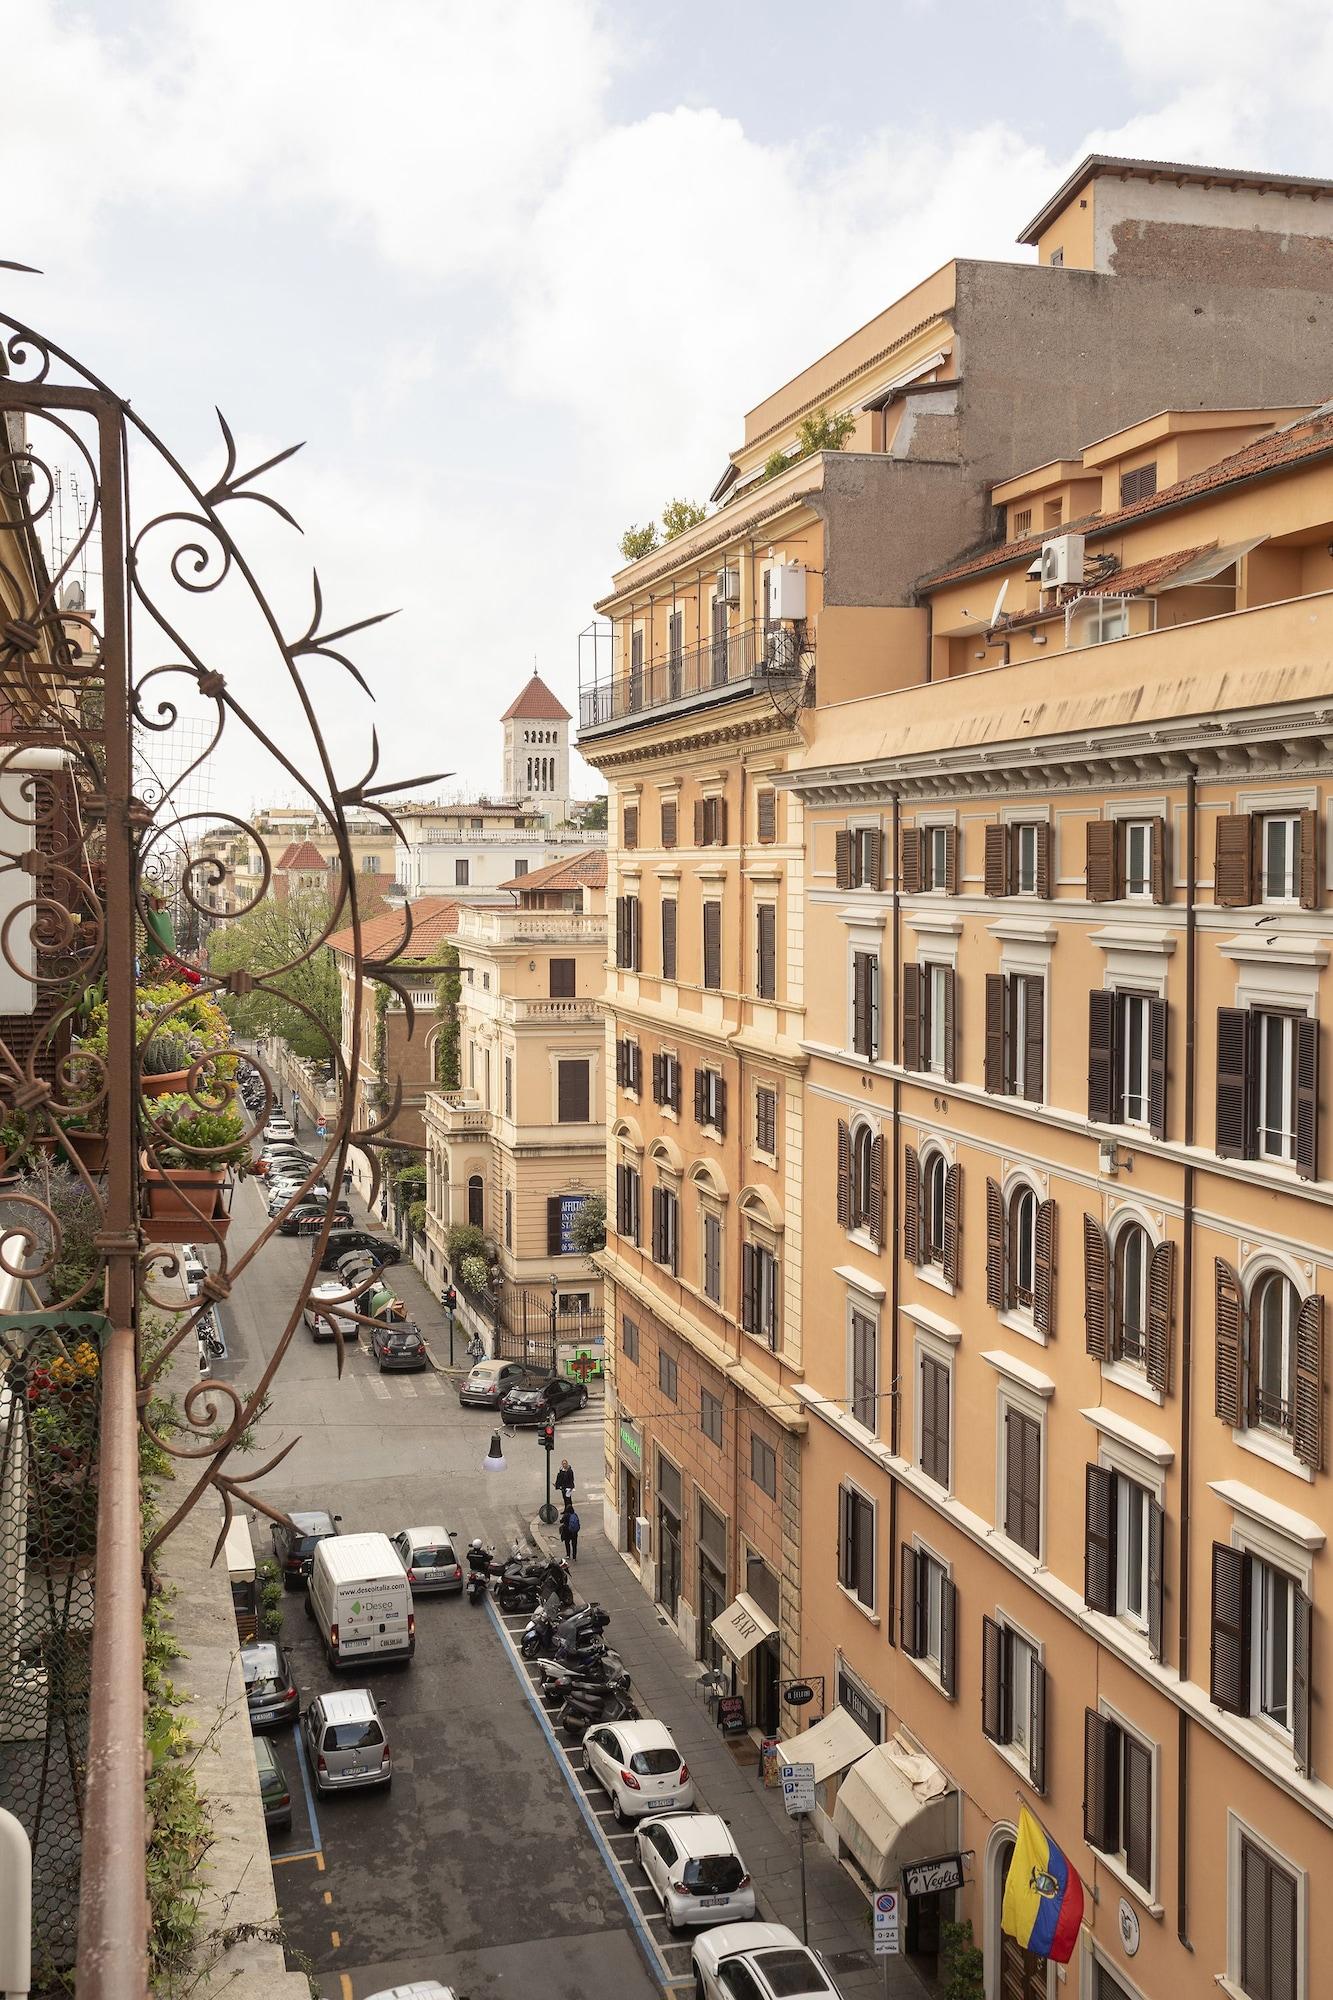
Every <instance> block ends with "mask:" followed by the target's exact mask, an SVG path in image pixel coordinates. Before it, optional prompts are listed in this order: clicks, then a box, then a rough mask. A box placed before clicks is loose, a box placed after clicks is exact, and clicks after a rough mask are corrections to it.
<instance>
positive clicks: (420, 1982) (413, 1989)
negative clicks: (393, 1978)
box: [366, 1979, 457, 2000]
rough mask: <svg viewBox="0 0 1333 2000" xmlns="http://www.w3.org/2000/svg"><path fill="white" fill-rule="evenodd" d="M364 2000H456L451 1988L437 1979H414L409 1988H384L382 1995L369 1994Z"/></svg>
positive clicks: (453, 1990)
mask: <svg viewBox="0 0 1333 2000" xmlns="http://www.w3.org/2000/svg"><path fill="white" fill-rule="evenodd" d="M366 2000H457V1994H456V1992H455V1989H454V1988H453V1987H452V1986H441V1984H440V1982H439V1980H438V1979H414V1980H413V1981H412V1983H411V1985H410V1986H386V1987H385V1988H384V1990H383V1992H382V1993H370V1994H368V1995H367V1996H366Z"/></svg>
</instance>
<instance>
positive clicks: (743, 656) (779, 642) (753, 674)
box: [579, 625, 811, 730]
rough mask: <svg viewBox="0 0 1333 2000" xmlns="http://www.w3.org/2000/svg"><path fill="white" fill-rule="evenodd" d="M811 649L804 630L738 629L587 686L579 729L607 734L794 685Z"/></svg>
mask: <svg viewBox="0 0 1333 2000" xmlns="http://www.w3.org/2000/svg"><path fill="white" fill-rule="evenodd" d="M810 649H811V641H810V638H809V636H808V634H807V631H806V628H805V627H804V626H797V627H795V628H793V627H792V626H791V625H775V626H771V627H765V626H763V625H741V626H738V627H737V628H735V629H734V630H732V631H729V632H728V633H727V634H726V636H725V638H723V637H718V638H712V639H708V640H706V641H705V642H704V643H703V644H702V645H700V646H688V647H683V648H681V649H680V650H679V651H676V652H672V653H667V654H664V655H663V656H662V657H661V658H660V659H655V660H649V661H646V662H645V663H644V664H643V665H642V666H637V667H635V666H630V667H627V668H625V669H624V670H622V671H621V672H620V673H614V674H610V675H605V676H601V677H592V678H589V679H587V680H585V681H584V682H583V684H582V685H581V686H580V688H579V728H580V730H590V729H605V728H606V727H608V726H609V725H611V724H615V723H621V722H625V721H626V720H628V719H629V718H631V717H633V716H636V715H644V714H651V713H652V712H653V710H655V709H662V708H674V707H676V706H677V705H678V704H681V703H689V704H693V705H698V706H700V707H702V706H704V705H705V704H706V703H708V702H710V701H717V700H719V699H721V698H722V697H724V696H726V695H728V694H734V693H736V692H738V691H739V690H740V689H742V688H747V687H749V686H751V685H753V684H754V683H755V682H759V683H760V684H761V685H762V684H765V683H767V682H768V681H769V680H774V681H776V680H782V681H790V680H791V678H792V677H793V675H795V674H797V673H799V672H800V670H801V668H802V666H803V665H804V664H806V657H805V656H807V655H808V654H809V652H810Z"/></svg>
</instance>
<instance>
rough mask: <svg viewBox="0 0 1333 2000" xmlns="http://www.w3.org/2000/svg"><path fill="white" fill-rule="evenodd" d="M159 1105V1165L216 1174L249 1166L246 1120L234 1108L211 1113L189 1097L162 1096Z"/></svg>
mask: <svg viewBox="0 0 1333 2000" xmlns="http://www.w3.org/2000/svg"><path fill="white" fill-rule="evenodd" d="M157 1106H158V1110H157V1116H156V1118H155V1120H154V1124H155V1127H156V1130H157V1132H158V1134H159V1138H158V1141H157V1147H156V1158H155V1162H154V1164H155V1165H157V1166H160V1167H166V1168H168V1169H169V1170H171V1171H172V1172H176V1173H188V1172H189V1171H190V1170H191V1169H193V1170H194V1172H195V1173H216V1172H217V1171H218V1170H219V1169H220V1168H222V1167H240V1168H242V1169H244V1168H245V1167H247V1166H248V1165H249V1161H250V1144H249V1141H248V1140H247V1138H246V1136H245V1121H244V1120H243V1118H242V1117H241V1114H240V1112H239V1111H237V1110H236V1109H235V1107H234V1106H232V1105H228V1106H227V1107H226V1109H225V1110H223V1111H208V1110H205V1109H204V1108H203V1107H202V1106H200V1105H197V1104H196V1103H195V1102H194V1100H193V1098H189V1097H160V1098H159V1099H158V1100H157Z"/></svg>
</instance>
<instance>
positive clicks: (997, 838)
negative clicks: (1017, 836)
mask: <svg viewBox="0 0 1333 2000" xmlns="http://www.w3.org/2000/svg"><path fill="white" fill-rule="evenodd" d="M983 879H984V883H985V889H986V894H987V895H988V896H1007V895H1008V894H1009V829H1008V827H1007V826H1004V825H1002V824H1001V823H1000V821H998V820H992V821H991V822H990V824H989V825H988V826H987V828H986V860H985V871H984V878H983Z"/></svg>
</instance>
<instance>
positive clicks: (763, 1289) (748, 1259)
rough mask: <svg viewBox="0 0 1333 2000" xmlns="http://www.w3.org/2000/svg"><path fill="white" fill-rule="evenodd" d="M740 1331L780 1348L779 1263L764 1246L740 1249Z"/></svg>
mask: <svg viewBox="0 0 1333 2000" xmlns="http://www.w3.org/2000/svg"><path fill="white" fill-rule="evenodd" d="M741 1328H742V1330H743V1331H744V1332H745V1333H752V1334H754V1335H755V1336H756V1338H757V1339H759V1340H766V1341H767V1342H768V1345H769V1346H770V1347H772V1348H774V1349H776V1348H777V1344H778V1260H777V1258H776V1257H775V1256H774V1255H773V1252H772V1251H771V1250H769V1249H767V1248H766V1247H765V1246H764V1245H763V1244H762V1243H745V1244H743V1245H742V1246H741Z"/></svg>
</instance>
